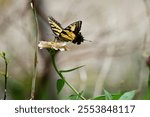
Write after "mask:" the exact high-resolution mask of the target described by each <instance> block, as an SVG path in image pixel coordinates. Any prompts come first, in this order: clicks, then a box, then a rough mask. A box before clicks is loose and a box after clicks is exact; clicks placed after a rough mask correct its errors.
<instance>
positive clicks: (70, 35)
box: [60, 21, 82, 41]
mask: <svg viewBox="0 0 150 117" xmlns="http://www.w3.org/2000/svg"><path fill="white" fill-rule="evenodd" d="M81 25H82V21H77V22H74V23H72V24H70V25H69V26H67V27H66V28H65V29H64V30H63V31H62V32H61V34H60V36H61V37H62V38H64V39H65V40H68V41H73V40H74V39H75V38H76V37H77V35H78V33H79V31H80V30H81Z"/></svg>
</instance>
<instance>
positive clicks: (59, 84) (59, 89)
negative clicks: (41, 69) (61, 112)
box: [57, 79, 65, 94]
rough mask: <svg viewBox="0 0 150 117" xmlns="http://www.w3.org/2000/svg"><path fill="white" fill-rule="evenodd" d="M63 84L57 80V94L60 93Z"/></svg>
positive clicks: (62, 81) (60, 80)
mask: <svg viewBox="0 0 150 117" xmlns="http://www.w3.org/2000/svg"><path fill="white" fill-rule="evenodd" d="M64 84H65V82H64V80H62V79H58V80H57V94H59V93H60V91H61V90H62V88H63V87H64Z"/></svg>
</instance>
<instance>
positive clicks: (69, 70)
mask: <svg viewBox="0 0 150 117" xmlns="http://www.w3.org/2000/svg"><path fill="white" fill-rule="evenodd" d="M84 66H85V65H82V66H78V67H75V68H73V69H68V70H60V71H59V72H61V73H62V72H71V71H74V70H76V69H79V68H81V67H84Z"/></svg>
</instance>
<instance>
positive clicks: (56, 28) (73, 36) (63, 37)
mask: <svg viewBox="0 0 150 117" xmlns="http://www.w3.org/2000/svg"><path fill="white" fill-rule="evenodd" d="M48 22H49V24H50V27H51V29H52V31H53V33H54V34H55V37H56V39H58V40H60V41H71V42H72V43H74V44H78V45H79V44H81V42H83V41H84V38H83V36H82V34H81V32H80V30H81V25H82V21H76V22H74V23H72V24H70V25H69V26H67V27H66V28H63V27H62V26H61V24H60V23H59V22H57V21H56V20H55V19H54V18H53V17H48Z"/></svg>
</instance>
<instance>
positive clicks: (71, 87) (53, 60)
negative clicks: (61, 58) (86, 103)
mask: <svg viewBox="0 0 150 117" xmlns="http://www.w3.org/2000/svg"><path fill="white" fill-rule="evenodd" d="M51 57H52V63H53V66H54V69H55V71H56V72H57V73H58V75H59V76H60V78H61V79H62V80H64V82H65V83H66V84H67V85H68V86H69V87H70V89H71V90H72V91H73V92H74V93H75V94H77V95H78V96H79V97H80V98H81V99H82V100H86V99H85V98H84V97H83V96H82V95H80V94H79V92H78V91H77V90H76V89H75V88H74V87H73V86H71V84H70V83H69V82H67V80H65V78H64V76H63V75H62V74H61V72H59V70H58V68H57V66H56V63H55V54H51Z"/></svg>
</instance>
